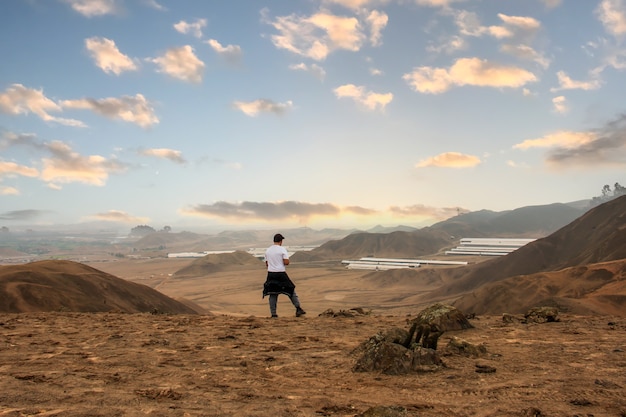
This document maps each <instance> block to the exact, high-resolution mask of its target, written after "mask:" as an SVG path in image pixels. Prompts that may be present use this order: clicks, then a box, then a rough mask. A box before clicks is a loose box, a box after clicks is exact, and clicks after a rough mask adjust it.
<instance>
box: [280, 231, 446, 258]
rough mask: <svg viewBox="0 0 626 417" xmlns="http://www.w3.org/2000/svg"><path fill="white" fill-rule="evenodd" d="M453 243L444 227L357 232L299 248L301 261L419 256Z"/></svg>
mask: <svg viewBox="0 0 626 417" xmlns="http://www.w3.org/2000/svg"><path fill="white" fill-rule="evenodd" d="M452 244H453V243H452V242H451V240H450V236H449V235H448V233H447V232H445V231H443V230H416V231H414V232H392V233H365V232H364V233H353V234H351V235H348V236H346V237H344V238H343V239H341V240H331V241H329V242H326V243H324V244H323V245H321V246H320V247H319V248H315V249H313V250H311V251H308V252H297V253H295V254H294V255H293V256H292V259H293V260H294V261H297V262H303V261H314V260H336V259H348V258H360V257H364V256H375V257H381V258H415V257H417V256H421V255H423V254H432V253H436V252H439V251H440V250H441V249H442V248H445V247H450V246H451V245H452Z"/></svg>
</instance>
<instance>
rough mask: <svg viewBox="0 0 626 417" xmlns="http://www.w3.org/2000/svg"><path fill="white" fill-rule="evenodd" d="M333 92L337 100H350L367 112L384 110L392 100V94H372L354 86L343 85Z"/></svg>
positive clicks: (363, 88)
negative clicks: (363, 107) (367, 110)
mask: <svg viewBox="0 0 626 417" xmlns="http://www.w3.org/2000/svg"><path fill="white" fill-rule="evenodd" d="M333 91H334V93H335V95H336V96H337V97H338V98H344V97H345V98H351V99H353V100H354V101H356V102H357V103H359V104H361V105H363V106H365V107H366V108H367V109H369V110H376V109H380V110H384V109H385V106H387V104H389V103H391V101H392V100H393V94H392V93H384V94H381V93H374V92H372V91H367V90H366V89H365V87H362V86H356V85H354V84H344V85H342V86H339V87H337V88H335V89H334V90H333Z"/></svg>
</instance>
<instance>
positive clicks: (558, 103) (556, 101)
mask: <svg viewBox="0 0 626 417" xmlns="http://www.w3.org/2000/svg"><path fill="white" fill-rule="evenodd" d="M552 104H553V105H554V111H556V112H557V113H561V114H563V113H567V112H568V111H569V106H568V105H567V99H566V98H565V97H564V96H558V97H554V98H553V99H552Z"/></svg>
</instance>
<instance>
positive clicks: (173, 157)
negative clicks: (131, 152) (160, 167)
mask: <svg viewBox="0 0 626 417" xmlns="http://www.w3.org/2000/svg"><path fill="white" fill-rule="evenodd" d="M139 154H140V155H144V156H154V157H156V158H163V159H168V160H170V161H172V162H175V163H177V164H185V163H186V162H187V161H186V160H185V158H183V153H182V152H181V151H177V150H174V149H167V148H153V149H140V150H139Z"/></svg>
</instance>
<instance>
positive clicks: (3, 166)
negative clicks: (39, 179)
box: [0, 160, 39, 178]
mask: <svg viewBox="0 0 626 417" xmlns="http://www.w3.org/2000/svg"><path fill="white" fill-rule="evenodd" d="M16 175H21V176H24V177H36V176H38V175H39V171H38V170H37V169H35V168H31V167H28V166H25V165H20V164H17V163H15V162H7V161H2V160H0V178H3V177H14V176H16Z"/></svg>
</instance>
